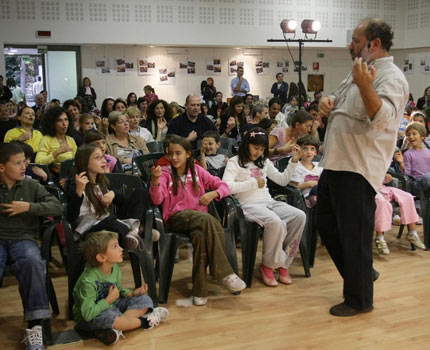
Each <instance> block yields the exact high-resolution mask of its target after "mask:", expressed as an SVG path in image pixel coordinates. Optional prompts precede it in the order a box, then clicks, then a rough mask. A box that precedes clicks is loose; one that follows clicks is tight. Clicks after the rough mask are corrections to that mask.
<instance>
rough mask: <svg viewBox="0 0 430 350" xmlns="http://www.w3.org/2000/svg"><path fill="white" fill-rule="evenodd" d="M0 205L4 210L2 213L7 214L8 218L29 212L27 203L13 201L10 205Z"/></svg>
mask: <svg viewBox="0 0 430 350" xmlns="http://www.w3.org/2000/svg"><path fill="white" fill-rule="evenodd" d="M0 205H1V206H2V207H4V208H6V209H4V210H2V212H3V213H6V214H9V215H8V216H14V215H18V214H22V213H26V212H28V211H29V210H30V203H29V202H22V201H13V202H12V203H0Z"/></svg>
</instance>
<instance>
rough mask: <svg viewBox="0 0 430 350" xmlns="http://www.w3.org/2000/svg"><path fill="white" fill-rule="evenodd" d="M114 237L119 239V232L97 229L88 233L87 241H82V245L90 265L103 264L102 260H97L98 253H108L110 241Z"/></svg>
mask: <svg viewBox="0 0 430 350" xmlns="http://www.w3.org/2000/svg"><path fill="white" fill-rule="evenodd" d="M112 239H118V233H116V232H111V231H97V232H91V233H89V234H88V235H87V237H86V239H85V241H83V242H82V244H81V247H82V251H83V252H84V255H85V258H86V259H87V262H88V264H89V265H91V266H93V267H97V266H100V265H101V264H100V262H99V261H97V254H104V253H106V250H107V248H108V244H109V241H110V240H112Z"/></svg>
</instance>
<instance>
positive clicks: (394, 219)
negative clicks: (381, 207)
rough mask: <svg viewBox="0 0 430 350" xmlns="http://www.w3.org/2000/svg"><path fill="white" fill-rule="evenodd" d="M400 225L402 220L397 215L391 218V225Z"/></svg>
mask: <svg viewBox="0 0 430 350" xmlns="http://www.w3.org/2000/svg"><path fill="white" fill-rule="evenodd" d="M401 224H402V219H401V217H400V216H399V215H394V216H393V225H396V226H400V225H401Z"/></svg>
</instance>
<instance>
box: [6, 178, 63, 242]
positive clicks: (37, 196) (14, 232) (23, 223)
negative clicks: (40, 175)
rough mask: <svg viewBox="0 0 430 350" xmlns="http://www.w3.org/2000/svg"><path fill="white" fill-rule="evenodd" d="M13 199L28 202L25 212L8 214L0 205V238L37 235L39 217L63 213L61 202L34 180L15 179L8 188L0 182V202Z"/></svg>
mask: <svg viewBox="0 0 430 350" xmlns="http://www.w3.org/2000/svg"><path fill="white" fill-rule="evenodd" d="M13 201H24V202H29V203H30V210H29V211H28V212H26V213H22V214H18V215H14V216H8V214H7V213H3V211H2V210H4V209H5V208H2V207H0V239H15V240H16V239H30V240H35V239H36V238H37V237H38V235H39V229H40V218H41V217H46V216H59V215H61V214H62V213H63V207H62V206H61V203H60V202H59V201H58V200H57V198H55V196H53V195H52V194H50V193H49V192H48V191H46V189H45V188H44V187H43V186H42V185H41V184H40V183H39V182H37V181H36V180H32V179H26V178H25V179H23V180H21V181H17V182H16V184H15V185H14V186H13V187H12V188H11V189H10V190H9V189H8V187H7V186H6V185H5V184H4V183H1V182H0V204H1V203H11V202H13Z"/></svg>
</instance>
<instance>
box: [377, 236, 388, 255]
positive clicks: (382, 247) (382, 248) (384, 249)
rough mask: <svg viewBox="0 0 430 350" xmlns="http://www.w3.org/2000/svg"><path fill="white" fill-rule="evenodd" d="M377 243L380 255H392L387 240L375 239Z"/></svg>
mask: <svg viewBox="0 0 430 350" xmlns="http://www.w3.org/2000/svg"><path fill="white" fill-rule="evenodd" d="M375 243H376V248H377V249H378V252H379V254H382V255H389V254H390V249H388V245H387V242H386V241H385V239H375Z"/></svg>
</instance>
